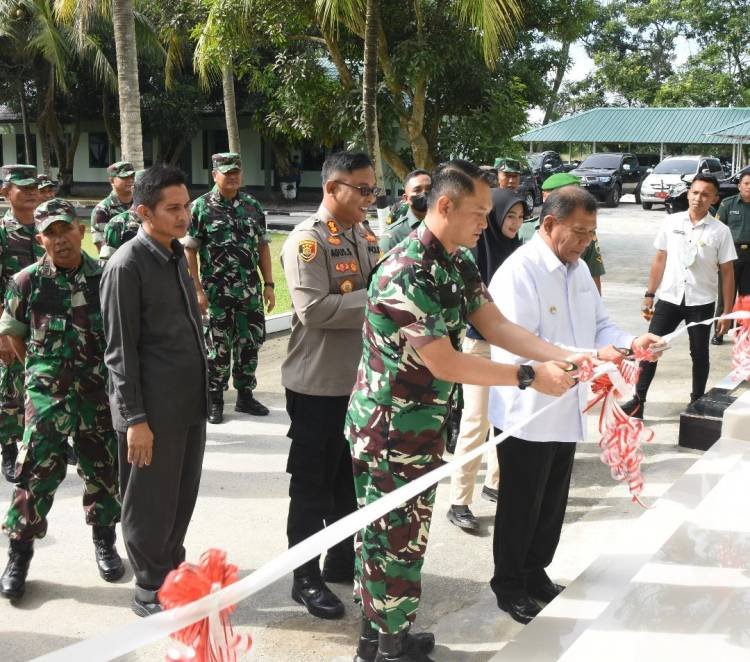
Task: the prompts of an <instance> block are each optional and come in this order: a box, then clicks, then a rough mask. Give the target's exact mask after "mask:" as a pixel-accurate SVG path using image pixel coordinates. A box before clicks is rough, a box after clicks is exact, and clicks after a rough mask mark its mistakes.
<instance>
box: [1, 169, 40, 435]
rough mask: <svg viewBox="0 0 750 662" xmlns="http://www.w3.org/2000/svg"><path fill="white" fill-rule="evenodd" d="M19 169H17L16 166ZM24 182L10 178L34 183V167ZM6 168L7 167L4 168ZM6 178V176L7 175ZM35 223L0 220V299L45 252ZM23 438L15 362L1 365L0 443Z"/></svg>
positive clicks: (20, 379) (11, 218)
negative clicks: (15, 279)
mask: <svg viewBox="0 0 750 662" xmlns="http://www.w3.org/2000/svg"><path fill="white" fill-rule="evenodd" d="M17 167H18V166H17ZM25 167H27V168H29V170H30V171H34V172H33V173H32V172H30V173H29V176H28V177H27V178H26V179H23V180H19V179H17V178H13V179H9V181H13V182H14V183H15V184H16V185H18V186H25V185H27V184H24V182H27V183H35V181H36V180H35V179H32V177H34V176H35V168H34V166H25ZM6 168H8V169H9V168H10V167H9V166H6ZM6 177H7V175H6ZM35 235H36V230H35V229H34V224H33V223H29V224H27V225H24V224H23V223H21V222H20V221H19V220H18V219H16V218H15V217H14V216H13V213H12V212H11V210H8V211H7V212H6V213H5V216H4V217H3V219H2V221H0V296H3V297H5V294H6V292H7V290H8V285H9V282H10V280H11V278H12V276H13V275H14V274H16V273H18V272H19V271H21V269H24V268H25V267H28V266H29V265H31V264H33V263H34V262H36V261H37V260H38V259H39V258H40V257H41V256H42V255H44V249H43V248H42V247H41V246H40V245H39V244H38V243H37V242H36V239H35ZM22 437H23V365H22V364H21V362H20V361H18V360H15V361H13V363H11V365H10V366H5V365H0V444H2V445H3V446H10V445H15V444H17V443H20V442H21V438H22Z"/></svg>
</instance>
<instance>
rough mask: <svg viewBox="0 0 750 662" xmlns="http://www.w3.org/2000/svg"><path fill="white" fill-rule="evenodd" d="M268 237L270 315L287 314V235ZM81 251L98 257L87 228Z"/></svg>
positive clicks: (279, 234)
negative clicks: (282, 257)
mask: <svg viewBox="0 0 750 662" xmlns="http://www.w3.org/2000/svg"><path fill="white" fill-rule="evenodd" d="M268 236H269V237H270V239H271V263H272V265H273V281H274V283H275V284H276V307H275V308H274V309H273V312H272V313H271V314H272V315H275V314H276V313H288V312H289V311H291V309H292V300H291V299H290V298H289V290H288V289H287V286H286V278H284V270H283V269H282V268H281V262H280V261H279V255H280V253H281V247H282V246H283V244H284V240H285V239H286V237H287V235H286V234H284V233H282V232H269V233H268ZM83 249H84V250H85V251H86V252H87V253H88V254H89V255H91V257H94V258H96V257H99V253H98V252H97V250H96V246H94V242H93V241H91V233H90V232H89V229H88V227H87V228H86V236H85V237H84V238H83Z"/></svg>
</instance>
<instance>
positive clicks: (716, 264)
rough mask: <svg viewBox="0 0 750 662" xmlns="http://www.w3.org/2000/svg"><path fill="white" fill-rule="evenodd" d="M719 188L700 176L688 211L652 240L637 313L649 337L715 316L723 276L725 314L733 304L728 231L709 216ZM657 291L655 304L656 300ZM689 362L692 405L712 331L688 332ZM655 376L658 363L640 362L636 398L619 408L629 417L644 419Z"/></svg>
mask: <svg viewBox="0 0 750 662" xmlns="http://www.w3.org/2000/svg"><path fill="white" fill-rule="evenodd" d="M718 193H719V183H718V182H717V181H716V178H715V177H714V176H713V175H707V174H703V173H699V174H697V175H696V176H695V179H693V181H692V183H691V184H690V189H689V190H688V210H687V211H684V212H681V213H679V214H672V215H671V216H668V217H667V218H666V219H664V222H663V223H662V225H661V228H660V229H659V233H658V234H657V235H656V239H655V240H654V248H655V249H656V255H654V259H653V261H652V263H651V273H650V274H649V277H648V288H647V289H646V294H645V298H644V300H643V305H642V307H641V311H642V312H643V313H644V316H645V317H646V318H647V319H648V318H649V317H650V316H651V314H653V317H651V323H650V324H649V327H648V330H649V331H650V332H651V333H656V334H659V335H666V334H667V333H671V332H672V331H674V330H675V329H676V328H677V327H678V325H679V324H680V322H682V321H683V320H684V321H685V324H689V323H690V322H700V321H702V320H706V319H709V318H710V317H713V316H714V306H715V303H716V296H717V292H718V286H719V272H720V271H721V284H722V294H723V297H724V310H723V313H724V314H726V313H729V312H731V310H732V306H733V305H734V268H733V265H732V263H733V261H734V260H736V259H737V252H736V250H735V248H734V242H733V239H732V232H731V230H730V229H729V228H728V227H727V226H726V225H724V224H723V223H721V222H720V221H718V220H716V219H715V218H714V217H713V216H711V214H710V213H709V211H708V210H709V208H710V207H711V205H712V204H714V202H715V201H716V197H717V195H718ZM657 289H658V290H659V300H658V301H657V302H656V305H655V306H654V297H655V296H656V291H657ZM728 328H729V321H728V320H721V321H720V322H719V323H718V325H717V329H716V333H717V335H724V334H725V333H726V332H727V330H728ZM688 335H689V337H690V357H691V359H692V361H693V390H692V392H691V393H690V402H693V401H694V400H697V399H698V398H700V397H701V396H702V395H703V394H704V393H705V392H706V382H707V381H708V371H709V359H708V341H709V338H710V337H711V327H710V326H709V325H706V324H699V325H697V326H694V327H691V328H690V329H688ZM655 374H656V364H655V363H649V362H646V361H644V362H642V363H641V376H640V378H639V380H638V385H637V386H636V389H635V397H634V398H633V399H632V400H630V401H629V402H627V403H626V404H625V405H623V409H624V410H625V411H626V412H627V413H629V414H631V415H632V416H638V417H639V418H643V409H644V406H645V404H646V395H647V394H648V387H649V386H650V385H651V381H652V380H653V378H654V375H655Z"/></svg>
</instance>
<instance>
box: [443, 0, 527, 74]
mask: <svg viewBox="0 0 750 662" xmlns="http://www.w3.org/2000/svg"><path fill="white" fill-rule="evenodd" d="M453 7H454V11H455V13H456V16H457V17H458V20H459V21H460V22H461V23H463V24H464V25H466V26H468V27H469V28H471V29H473V30H474V31H475V33H476V38H477V40H478V43H479V47H480V48H481V50H482V56H483V57H484V61H485V64H486V65H487V66H488V67H490V68H491V69H492V68H494V67H495V65H496V63H497V59H498V57H499V55H500V47H501V46H509V45H511V44H512V43H513V40H514V38H515V30H516V27H517V26H518V25H519V23H520V21H521V17H522V10H521V4H520V2H519V1H518V0H459V1H458V2H454V3H453Z"/></svg>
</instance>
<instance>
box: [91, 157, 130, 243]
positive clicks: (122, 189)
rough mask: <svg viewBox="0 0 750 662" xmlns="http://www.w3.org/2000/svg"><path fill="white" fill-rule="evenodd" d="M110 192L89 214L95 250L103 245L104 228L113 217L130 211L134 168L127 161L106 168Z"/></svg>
mask: <svg viewBox="0 0 750 662" xmlns="http://www.w3.org/2000/svg"><path fill="white" fill-rule="evenodd" d="M107 175H108V176H109V180H110V183H111V184H112V192H111V193H110V194H109V195H108V196H107V197H106V198H104V200H102V201H101V202H100V203H99V204H98V205H96V207H94V209H93V211H92V212H91V240H92V241H93V242H94V244H95V245H96V248H97V250H101V248H102V244H103V243H104V228H105V227H106V225H107V222H108V221H109V219H110V218H112V217H113V216H117V214H122V212H124V211H128V209H130V204H131V203H132V202H133V186H135V168H134V167H133V165H132V164H131V163H128V162H127V161H117V162H116V163H113V164H112V165H110V166H108V167H107Z"/></svg>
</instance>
